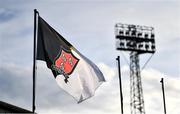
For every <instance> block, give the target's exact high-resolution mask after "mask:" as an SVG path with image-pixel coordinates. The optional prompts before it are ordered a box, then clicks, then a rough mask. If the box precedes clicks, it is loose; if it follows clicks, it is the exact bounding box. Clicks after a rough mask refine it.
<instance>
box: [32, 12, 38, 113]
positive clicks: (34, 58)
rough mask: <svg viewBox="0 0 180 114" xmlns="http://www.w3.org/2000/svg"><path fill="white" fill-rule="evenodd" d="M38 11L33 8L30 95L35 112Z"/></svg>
mask: <svg viewBox="0 0 180 114" xmlns="http://www.w3.org/2000/svg"><path fill="white" fill-rule="evenodd" d="M37 14H38V11H37V10H36V9H34V50H33V95H32V112H33V113H34V112H35V109H36V106H35V92H36V31H37V30H36V24H37V23H36V20H37Z"/></svg>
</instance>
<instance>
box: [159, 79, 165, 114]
mask: <svg viewBox="0 0 180 114" xmlns="http://www.w3.org/2000/svg"><path fill="white" fill-rule="evenodd" d="M160 82H161V84H162V93H163V102H164V114H166V101H165V93H164V79H163V78H161V81H160Z"/></svg>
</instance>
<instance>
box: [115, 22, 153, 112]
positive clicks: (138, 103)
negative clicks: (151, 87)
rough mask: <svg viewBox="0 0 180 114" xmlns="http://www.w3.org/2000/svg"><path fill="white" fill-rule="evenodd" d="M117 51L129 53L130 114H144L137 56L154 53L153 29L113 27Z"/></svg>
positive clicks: (125, 25)
mask: <svg viewBox="0 0 180 114" xmlns="http://www.w3.org/2000/svg"><path fill="white" fill-rule="evenodd" d="M115 35H116V39H117V42H116V46H117V50H121V51H130V106H131V114H145V107H144V98H143V88H142V82H141V73H140V65H139V55H140V54H144V53H152V54H153V53H155V39H154V36H155V35H154V28H152V27H147V26H139V25H128V24H120V23H118V24H116V25H115Z"/></svg>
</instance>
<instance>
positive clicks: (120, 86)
mask: <svg viewBox="0 0 180 114" xmlns="http://www.w3.org/2000/svg"><path fill="white" fill-rule="evenodd" d="M116 60H117V61H118V73H119V89H120V102H121V114H123V94H122V84H121V68H120V56H118V57H117V58H116Z"/></svg>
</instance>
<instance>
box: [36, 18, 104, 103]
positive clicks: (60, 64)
mask: <svg viewBox="0 0 180 114" xmlns="http://www.w3.org/2000/svg"><path fill="white" fill-rule="evenodd" d="M36 60H42V61H45V62H46V64H47V67H48V68H49V69H51V71H52V73H53V75H54V78H55V80H56V82H57V83H58V85H59V86H60V87H61V88H62V89H63V90H65V91H66V92H67V93H69V94H70V95H71V96H72V97H73V98H74V99H75V100H77V102H78V103H80V102H82V101H84V100H86V99H88V98H90V97H92V96H93V95H94V94H95V90H96V89H97V88H98V87H99V86H100V85H101V84H102V82H104V81H105V78H104V76H103V74H102V72H101V71H100V70H99V68H98V67H97V66H96V65H95V64H94V63H93V62H91V61H90V60H89V59H88V58H86V57H85V56H83V55H82V54H81V53H80V52H79V51H78V50H77V49H76V48H74V47H73V46H72V45H71V44H70V43H69V42H68V41H67V40H65V39H64V38H63V37H62V36H61V35H60V34H59V33H58V32H56V31H55V30H54V29H53V28H52V27H51V26H50V25H49V24H48V23H47V22H46V21H45V20H43V19H42V18H41V17H40V16H38V35H37V57H36Z"/></svg>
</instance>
